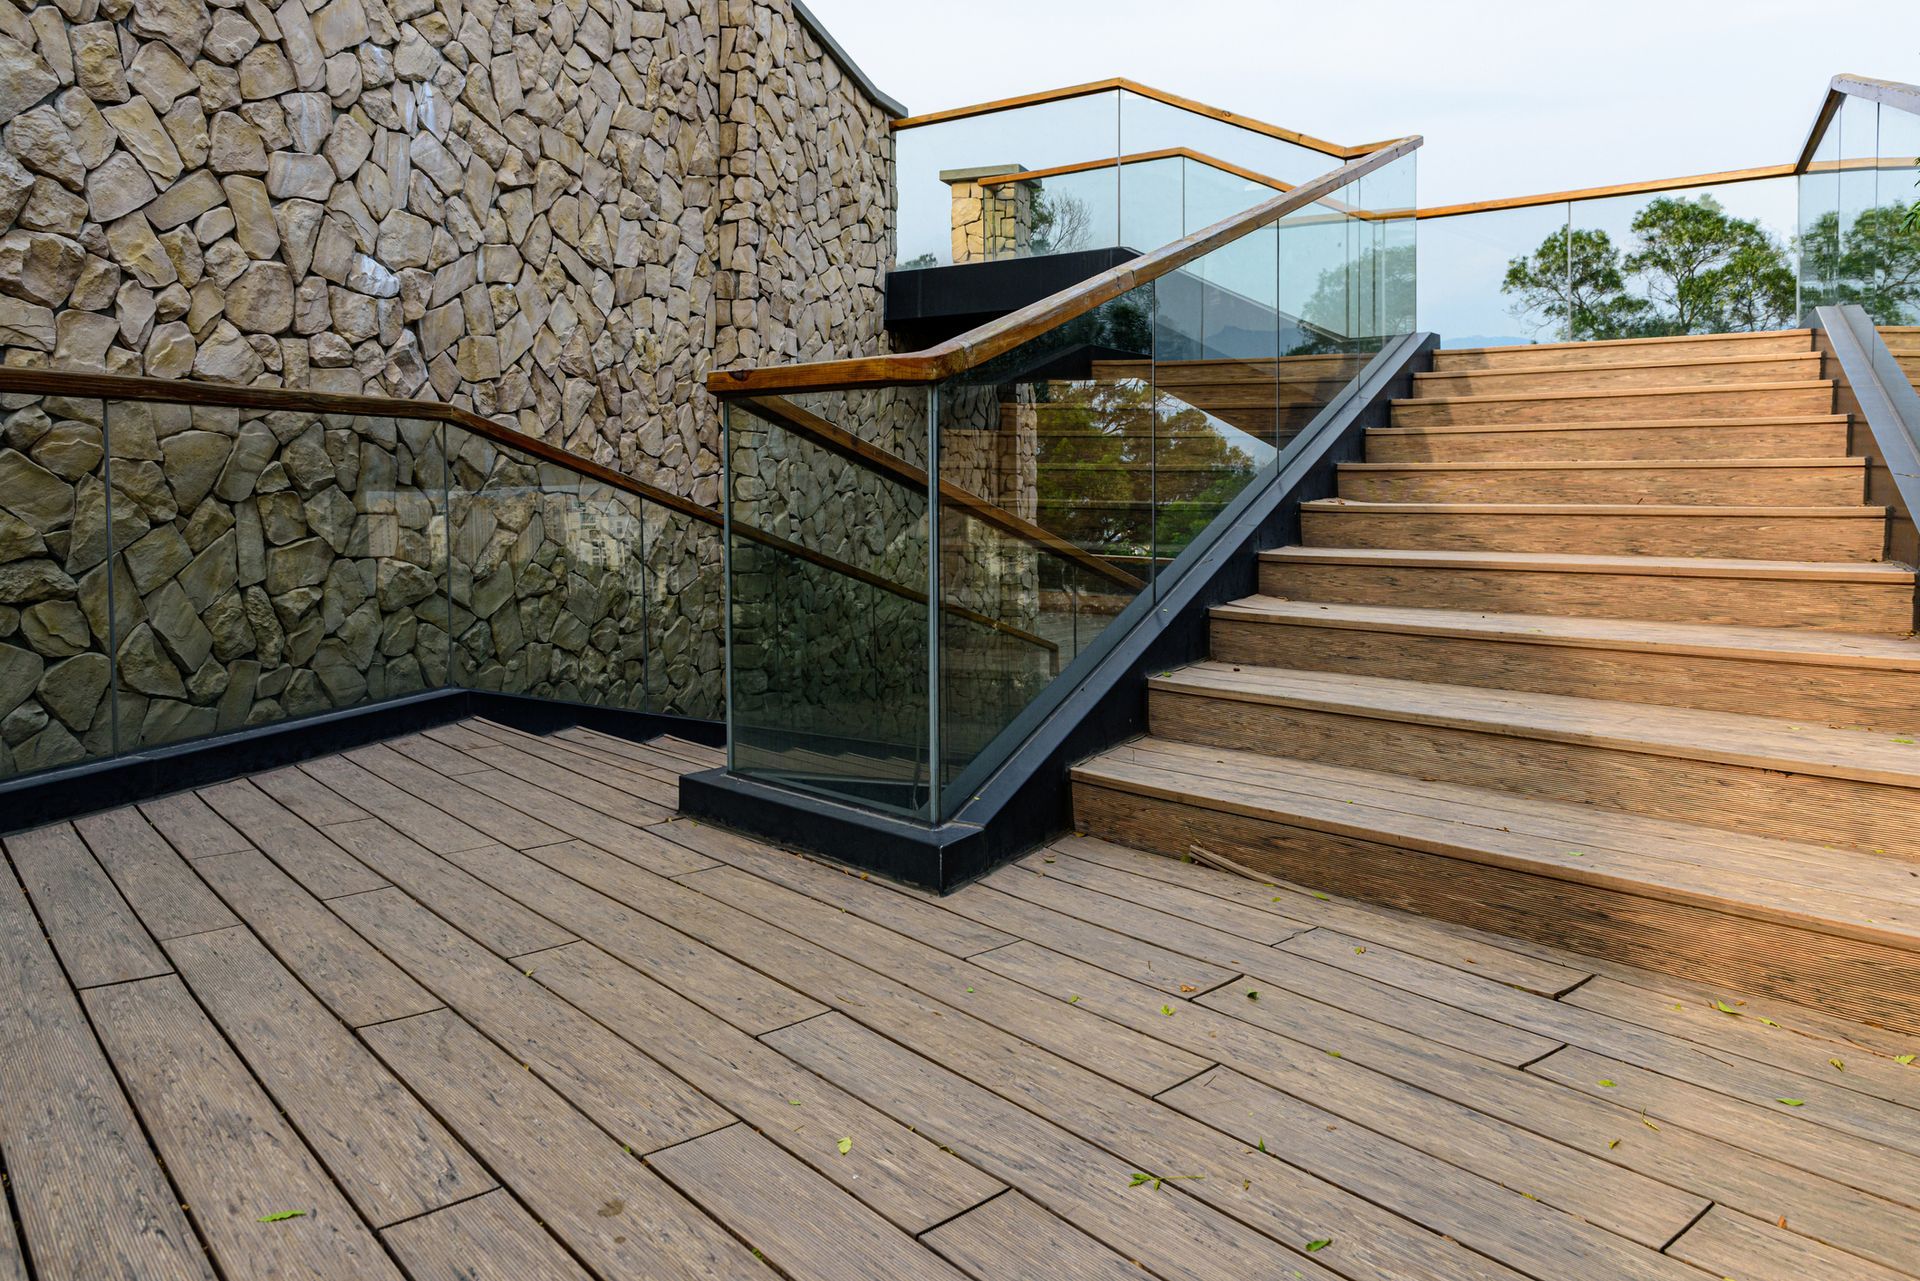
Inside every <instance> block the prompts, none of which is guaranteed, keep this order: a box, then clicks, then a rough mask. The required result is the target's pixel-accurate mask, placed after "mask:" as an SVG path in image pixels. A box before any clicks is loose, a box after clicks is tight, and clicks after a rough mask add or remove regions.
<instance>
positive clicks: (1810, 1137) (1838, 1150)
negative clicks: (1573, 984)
mask: <svg viewBox="0 0 1920 1281" xmlns="http://www.w3.org/2000/svg"><path fill="white" fill-rule="evenodd" d="M1527 1071H1529V1072H1532V1073H1534V1074H1536V1075H1538V1076H1543V1077H1546V1078H1547V1079H1549V1080H1553V1081H1558V1082H1560V1083H1561V1084H1563V1085H1568V1086H1571V1087H1573V1088H1574V1089H1576V1090H1580V1091H1583V1092H1585V1093H1588V1094H1593V1095H1604V1096H1605V1097H1607V1098H1610V1099H1616V1098H1617V1099H1618V1100H1619V1101H1620V1102H1622V1103H1624V1104H1625V1105H1626V1106H1628V1107H1632V1108H1638V1109H1640V1110H1642V1111H1643V1112H1645V1113H1646V1115H1648V1116H1650V1117H1653V1118H1655V1119H1657V1120H1660V1121H1668V1122H1672V1123H1674V1124H1676V1125H1690V1126H1697V1127H1701V1128H1704V1129H1706V1130H1708V1131H1709V1132H1711V1133H1713V1134H1715V1135H1717V1136H1719V1137H1720V1138H1722V1139H1724V1140H1725V1141H1726V1142H1727V1143H1729V1144H1731V1145H1732V1146H1734V1147H1736V1148H1741V1149H1744V1150H1745V1151H1748V1152H1753V1153H1757V1154H1759V1155H1761V1156H1769V1157H1772V1158H1774V1159H1775V1160H1777V1161H1781V1162H1783V1163H1785V1164H1787V1165H1791V1166H1794V1167H1796V1168H1798V1169H1802V1170H1806V1171H1807V1172H1808V1173H1811V1174H1818V1175H1822V1176H1824V1177H1826V1178H1829V1179H1832V1180H1833V1181H1835V1182H1836V1183H1844V1184H1846V1185H1847V1186H1848V1187H1852V1188H1857V1189H1859V1190H1860V1191H1862V1192H1872V1193H1874V1194H1875V1195H1877V1196H1883V1197H1887V1198H1890V1199H1892V1200H1894V1201H1898V1202H1899V1203H1900V1204H1901V1205H1904V1206H1907V1207H1908V1208H1910V1209H1912V1208H1920V1162H1915V1161H1911V1160H1906V1159H1901V1158H1895V1157H1891V1156H1890V1154H1889V1153H1888V1152H1887V1150H1886V1149H1885V1148H1883V1147H1881V1146H1880V1145H1879V1144H1876V1143H1874V1142H1872V1141H1871V1140H1868V1139H1861V1138H1856V1137H1854V1136H1853V1135H1850V1134H1842V1133H1840V1132H1838V1131H1836V1130H1831V1129H1828V1128H1826V1127H1825V1126H1823V1125H1821V1124H1820V1121H1821V1117H1820V1114H1819V1112H1818V1111H1817V1110H1815V1112H1814V1114H1813V1115H1811V1116H1808V1115H1806V1110H1807V1109H1809V1108H1813V1106H1814V1105H1813V1104H1811V1103H1809V1104H1806V1105H1805V1106H1804V1107H1796V1106H1794V1105H1792V1104H1786V1103H1780V1102H1778V1101H1777V1100H1775V1101H1770V1104H1769V1105H1767V1106H1763V1105H1760V1104H1754V1103H1745V1102H1742V1101H1740V1100H1737V1099H1732V1098H1729V1097H1727V1096H1726V1095H1723V1094H1717V1093H1715V1092H1714V1091H1712V1090H1708V1089H1705V1088H1703V1087H1701V1086H1697V1085H1689V1084H1688V1083H1686V1082H1684V1081H1676V1080H1674V1079H1673V1078H1672V1077H1668V1076H1662V1075H1661V1074H1659V1073H1658V1072H1650V1071H1648V1070H1646V1069H1644V1068H1640V1067H1636V1066H1634V1065H1633V1064H1631V1063H1628V1062H1626V1061H1625V1060H1622V1059H1616V1058H1611V1057H1608V1056H1605V1055H1600V1054H1594V1053H1592V1052H1590V1051H1587V1050H1583V1049H1581V1048H1579V1047H1578V1046H1572V1045H1569V1046H1566V1047H1564V1048H1562V1049H1559V1050H1556V1051H1554V1053H1552V1054H1550V1055H1548V1056H1547V1057H1546V1058H1544V1059H1542V1060H1540V1061H1539V1062H1538V1063H1535V1064H1533V1065H1531V1066H1530V1067H1528V1069H1527ZM1782 1080H1783V1082H1784V1083H1785V1084H1786V1085H1788V1086H1789V1087H1791V1086H1793V1085H1794V1084H1795V1083H1796V1080H1797V1078H1792V1077H1788V1076H1786V1075H1785V1074H1783V1075H1782ZM1602 1082H1607V1083H1608V1084H1602ZM1779 1097H1780V1098H1788V1099H1791V1098H1797V1097H1799V1096H1798V1095H1793V1094H1787V1093H1784V1092H1783V1093H1782V1094H1781V1095H1780V1096H1779Z"/></svg>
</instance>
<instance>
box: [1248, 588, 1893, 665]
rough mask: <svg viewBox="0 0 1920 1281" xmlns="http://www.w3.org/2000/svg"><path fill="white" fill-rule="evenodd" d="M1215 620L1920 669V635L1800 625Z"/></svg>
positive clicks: (1432, 612) (1518, 619)
mask: <svg viewBox="0 0 1920 1281" xmlns="http://www.w3.org/2000/svg"><path fill="white" fill-rule="evenodd" d="M1212 615H1213V617H1215V618H1224V619H1235V620H1241V621H1248V622H1274V623H1294V622H1305V623H1311V624H1313V625H1316V626H1324V627H1339V628H1348V629H1358V630H1367V631H1395V632H1411V633H1417V634H1420V635H1428V636H1461V637H1481V638H1493V639H1499V640H1513V641H1518V642H1523V643H1527V644H1544V645H1566V646H1580V647H1584V648H1600V649H1633V650H1648V651H1658V652H1662V653H1671V654H1688V655H1701V656H1711V657H1718V658H1751V659H1760V660H1777V661H1781V662H1798V663H1810V664H1818V665H1821V666H1859V667H1873V668H1878V669H1882V670H1887V671H1912V672H1920V638H1914V637H1906V636H1876V635H1873V634H1871V633H1866V632H1858V633H1848V632H1810V631H1804V630H1801V629H1799V628H1792V627H1734V626H1728V625H1723V624H1716V623H1660V622H1643V621H1639V620H1628V619H1618V618H1586V617H1567V616H1562V615H1557V614H1497V613H1478V612H1474V611H1469V610H1457V609H1420V608H1413V607H1408V606H1399V605H1347V604H1339V603H1332V602H1321V601H1305V600H1288V599H1285V598H1283V597H1279V596H1258V595H1256V596H1247V597H1244V598H1242V599H1240V600H1237V601H1233V602H1231V603H1229V604H1226V605H1216V606H1214V607H1213V610H1212Z"/></svg>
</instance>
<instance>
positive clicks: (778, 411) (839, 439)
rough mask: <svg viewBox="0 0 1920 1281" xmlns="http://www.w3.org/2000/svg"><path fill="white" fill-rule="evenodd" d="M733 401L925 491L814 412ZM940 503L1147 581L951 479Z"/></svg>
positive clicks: (1115, 575)
mask: <svg viewBox="0 0 1920 1281" xmlns="http://www.w3.org/2000/svg"><path fill="white" fill-rule="evenodd" d="M738 403H740V404H743V405H746V406H748V407H750V408H751V409H752V410H753V411H754V412H755V413H756V414H759V415H760V416H761V417H763V418H766V419H768V420H770V421H772V422H776V423H779V424H780V425H781V426H783V427H785V428H787V429H788V430H789V431H792V432H793V433H794V434H795V435H797V436H802V437H805V438H807V439H810V440H812V441H814V442H816V443H817V444H819V445H821V446H822V447H823V448H826V449H829V450H832V451H833V452H834V453H836V454H838V455H840V456H841V457H842V458H845V459H847V460H848V461H849V462H853V463H857V464H858V465H860V466H862V467H865V468H866V469H867V470H869V471H873V472H877V473H879V474H881V475H884V476H888V477H891V478H892V479H894V480H896V481H899V482H900V483H902V484H904V485H906V486H907V487H908V488H910V489H915V490H918V491H919V492H921V493H923V494H924V493H926V492H927V473H926V472H925V471H923V470H921V469H920V468H918V467H915V466H914V465H913V464H912V463H910V462H908V461H907V460H906V459H904V458H902V457H900V456H899V455H898V454H894V453H890V452H888V451H887V450H884V449H882V448H880V447H879V446H878V445H875V444H871V443H869V442H867V441H864V440H862V439H860V438H859V437H858V436H856V435H854V434H853V433H852V432H850V431H848V430H846V429H845V428H844V427H841V426H839V425H837V424H835V423H831V422H828V421H827V420H826V419H824V418H822V417H820V416H819V415H818V414H815V413H810V412H809V411H807V410H805V409H802V408H801V407H800V406H799V405H796V404H794V403H793V402H792V401H790V400H787V399H785V398H784V397H780V396H753V397H748V398H745V399H743V400H741V401H739V402H738ZM940 501H941V502H943V503H946V504H947V505H949V506H952V507H957V508H959V509H960V510H962V511H964V512H965V513H966V514H967V515H969V516H972V517H973V518H974V519H976V520H978V521H980V522H981V523H982V524H984V525H991V526H993V527H994V528H995V529H998V530H1000V531H1001V532H1003V533H1007V534H1012V535H1013V536H1014V537H1015V538H1018V539H1020V540H1021V541H1022V542H1025V543H1029V544H1032V545H1033V546H1035V547H1038V548H1040V549H1042V550H1043V551H1047V552H1050V553H1052V554H1053V555H1055V556H1058V557H1060V558H1061V559H1063V560H1069V561H1072V562H1073V563H1074V564H1076V565H1078V566H1080V568H1082V569H1084V570H1087V571H1088V572H1090V573H1092V574H1094V575H1096V576H1098V577H1100V578H1104V579H1106V580H1108V581H1109V582H1112V583H1117V584H1119V585H1120V586H1122V587H1125V588H1128V589H1129V590H1132V591H1139V590H1140V589H1141V588H1143V587H1145V586H1146V584H1145V583H1143V582H1141V581H1140V580H1139V579H1138V578H1135V577H1134V576H1133V575H1132V574H1129V573H1128V572H1127V571H1126V570H1124V569H1121V568H1119V567H1118V566H1115V565H1110V564H1108V563H1107V562H1106V561H1104V560H1102V559H1101V558H1100V557H1098V556H1095V555H1093V554H1092V553H1090V552H1088V551H1087V550H1085V549H1084V548H1082V547H1081V546H1080V545H1079V544H1077V543H1071V542H1068V541H1067V540H1066V539H1064V538H1062V537H1060V536H1059V535H1058V534H1055V533H1053V532H1051V531H1050V530H1046V529H1043V528H1041V527H1040V526H1039V525H1036V524H1034V523H1033V522H1032V521H1030V520H1023V519H1022V518H1021V517H1019V516H1016V515H1014V514H1013V513H1012V512H1010V511H1008V510H1007V509H1006V508H1004V507H1002V506H1000V505H999V504H997V503H991V502H988V501H987V500H986V499H985V498H982V497H981V496H980V495H978V494H976V493H974V492H973V491H972V490H969V489H962V488H961V487H960V486H958V485H956V484H954V483H953V482H952V481H950V480H945V479H942V480H941V482H940Z"/></svg>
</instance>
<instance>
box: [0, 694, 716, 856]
mask: <svg viewBox="0 0 1920 1281" xmlns="http://www.w3.org/2000/svg"><path fill="white" fill-rule="evenodd" d="M474 716H483V717H485V718H487V719H488V720H493V721H499V722H500V723H501V724H503V725H511V726H513V727H514V728H515V729H522V730H526V731H527V732H528V733H531V734H546V733H551V732H552V731H554V730H556V729H564V728H567V727H569V726H574V725H579V726H584V727H585V728H587V729H593V730H598V731H600V732H601V733H604V734H610V735H613V736H614V737H616V738H626V739H632V740H634V741H636V742H638V741H642V740H645V739H649V738H656V737H658V736H659V735H661V734H672V735H675V736H676V737H679V738H685V739H689V740H691V741H693V742H696V743H704V744H707V745H709V746H715V747H717V746H721V745H723V744H724V743H725V742H726V726H725V725H724V724H723V723H721V722H719V721H708V720H697V719H694V718H692V717H687V716H672V715H666V714H661V713H654V712H633V711H628V710H626V709H624V708H617V707H602V706H596V705H594V704H589V703H568V702H561V701H558V700H554V699H545V698H534V697H531V696H529V695H525V694H502V693H498V692H495V691H493V690H481V689H436V690H427V691H424V692H422V693H419V694H408V695H406V696H404V697H401V698H392V699H387V700H386V701H384V702H379V703H371V704H369V705H367V706H365V707H351V708H345V709H343V710H340V711H334V712H323V713H321V714H319V715H317V716H309V717H305V718H303V719H301V720H297V721H284V722H281V723H279V724H275V725H261V726H256V727H255V728H252V729H245V730H236V731H234V732H233V733H230V734H220V735H216V736H215V737H213V738H200V739H194V740H192V741H189V742H185V743H173V744H169V745H167V746H165V747H156V748H150V749H147V750H145V751H137V752H127V753H124V754H122V755H119V756H110V757H107V758H105V759H103V760H97V761H86V762H83V763H81V764H77V765H67V766H62V767H60V768H58V769H52V770H45V771H42V772H40V773H37V774H29V775H27V776H25V777H23V778H17V779H10V780H8V781H6V782H4V783H0V833H8V832H20V831H25V830H27V829H29V828H34V827H42V826H45V825H46V824H48V823H57V822H60V821H62V820H65V819H70V818H78V817H79V816H80V815H82V814H91V813H94V812H95V811H98V810H105V809H113V808H116V807H117V806H121V805H131V804H133V803H135V802H137V801H145V800H151V799H152V798H154V797H156V796H164V795H166V794H167V793H169V792H178V791H183V790H185V789H187V788H190V787H204V786H207V785H208V784H212V783H220V782H225V781H226V780H228V779H231V778H238V777H241V776H243V775H247V774H253V773H256V772H258V771H260V770H268V769H277V768H279V767H280V766H283V765H293V764H297V763H298V762H300V761H305V760H311V759H313V758H314V757H316V756H327V755H330V754H332V753H334V752H344V751H347V750H349V749H351V748H355V747H365V746H366V745H367V744H369V743H376V742H379V741H380V740H381V739H386V738H394V737H397V736H399V735H401V734H413V733H417V732H419V731H420V730H423V729H432V728H433V727H435V726H437V725H446V724H450V723H452V722H454V721H462V720H466V719H468V718H469V717H474Z"/></svg>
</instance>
